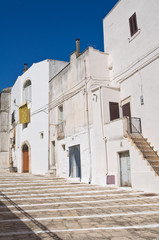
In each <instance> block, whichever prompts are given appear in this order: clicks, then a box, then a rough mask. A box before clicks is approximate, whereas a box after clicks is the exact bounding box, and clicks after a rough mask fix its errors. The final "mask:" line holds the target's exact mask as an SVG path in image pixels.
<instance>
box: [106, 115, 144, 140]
mask: <svg viewBox="0 0 159 240" xmlns="http://www.w3.org/2000/svg"><path fill="white" fill-rule="evenodd" d="M139 133H140V134H141V133H142V129H141V119H140V118H134V117H133V118H130V119H129V118H128V117H123V118H119V119H116V120H113V121H111V122H109V123H107V124H105V125H104V134H105V136H106V138H107V139H121V138H123V137H127V136H128V135H130V134H131V135H137V134H139Z"/></svg>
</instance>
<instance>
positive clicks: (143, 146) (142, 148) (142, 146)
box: [136, 144, 154, 151]
mask: <svg viewBox="0 0 159 240" xmlns="http://www.w3.org/2000/svg"><path fill="white" fill-rule="evenodd" d="M136 146H137V147H138V148H139V149H140V150H145V151H147V150H153V149H154V147H151V146H150V145H138V144H136Z"/></svg>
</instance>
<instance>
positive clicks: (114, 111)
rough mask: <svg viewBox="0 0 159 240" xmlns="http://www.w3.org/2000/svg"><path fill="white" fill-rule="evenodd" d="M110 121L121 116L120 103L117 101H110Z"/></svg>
mask: <svg viewBox="0 0 159 240" xmlns="http://www.w3.org/2000/svg"><path fill="white" fill-rule="evenodd" d="M109 110H110V121H113V120H115V119H118V118H119V104H118V103H117V102H109Z"/></svg>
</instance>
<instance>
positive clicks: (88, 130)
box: [84, 59, 92, 184]
mask: <svg viewBox="0 0 159 240" xmlns="http://www.w3.org/2000/svg"><path fill="white" fill-rule="evenodd" d="M84 75H85V93H86V115H87V133H88V148H89V159H90V176H89V184H91V182H92V156H91V137H90V127H89V108H88V90H87V70H86V60H85V59H84Z"/></svg>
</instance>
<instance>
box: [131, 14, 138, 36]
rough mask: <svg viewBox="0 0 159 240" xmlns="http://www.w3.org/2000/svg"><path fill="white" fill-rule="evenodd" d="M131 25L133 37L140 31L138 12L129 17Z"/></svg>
mask: <svg viewBox="0 0 159 240" xmlns="http://www.w3.org/2000/svg"><path fill="white" fill-rule="evenodd" d="M129 26H130V35H131V37H132V36H133V35H134V34H135V33H136V32H137V31H138V26H137V19H136V13H134V14H133V15H132V16H131V17H130V18H129Z"/></svg>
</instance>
